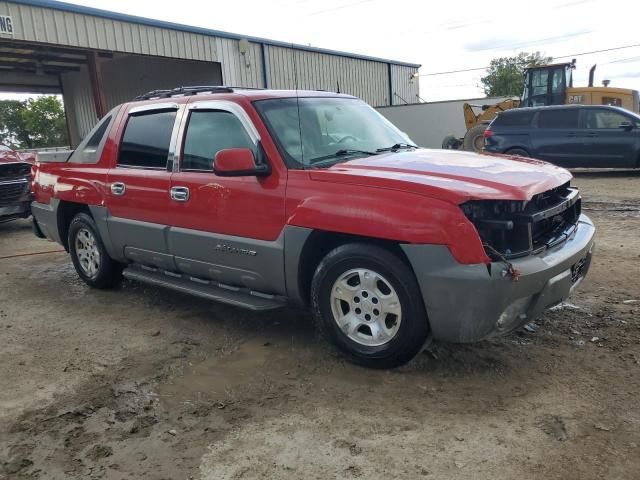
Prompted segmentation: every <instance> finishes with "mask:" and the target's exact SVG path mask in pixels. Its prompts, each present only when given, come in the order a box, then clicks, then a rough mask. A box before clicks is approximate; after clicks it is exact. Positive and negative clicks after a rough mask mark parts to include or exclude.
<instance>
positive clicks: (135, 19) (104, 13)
mask: <svg viewBox="0 0 640 480" xmlns="http://www.w3.org/2000/svg"><path fill="white" fill-rule="evenodd" d="M7 1H8V2H10V3H16V4H23V5H29V6H32V7H41V8H50V9H54V10H61V11H65V12H71V13H77V14H81V15H91V16H94V17H101V18H108V19H111V20H118V21H123V22H130V23H137V24H141V25H147V26H150V27H158V28H166V29H170V30H177V31H181V32H188V33H197V34H200V35H208V36H212V37H221V38H229V39H232V40H241V39H243V38H244V39H247V40H249V41H250V42H254V43H262V44H265V45H273V46H276V47H286V48H293V49H297V50H303V51H307V52H316V53H324V54H327V55H336V56H339V57H345V58H354V59H360V60H369V61H374V62H381V63H388V64H391V65H400V66H405V67H413V68H420V67H421V65H420V64H416V63H407V62H400V61H397V60H389V59H385V58H378V57H370V56H367V55H359V54H354V53H348V52H341V51H337V50H330V49H326V48H315V47H308V46H305V45H298V44H295V43H288V42H281V41H278V40H269V39H266V38H260V37H253V36H249V35H239V34H237V33H229V32H223V31H220V30H213V29H209V28H202V27H193V26H190V25H184V24H180V23H173V22H167V21H164V20H155V19H152V18H145V17H139V16H136V15H128V14H124V13H118V12H111V11H108V10H102V9H98V8H93V7H85V6H83V5H75V4H72V3H67V2H59V1H54V0H7Z"/></svg>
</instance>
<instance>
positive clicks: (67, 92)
mask: <svg viewBox="0 0 640 480" xmlns="http://www.w3.org/2000/svg"><path fill="white" fill-rule="evenodd" d="M60 80H61V82H62V92H63V96H62V98H63V99H64V109H65V113H66V114H67V124H68V125H69V136H70V141H71V145H77V144H78V143H80V140H81V139H82V138H83V137H84V136H85V135H86V134H87V133H89V131H90V130H91V129H92V128H93V126H94V125H95V124H96V122H97V121H98V116H97V114H96V107H95V104H94V102H93V93H92V91H91V82H90V80H89V69H88V68H87V67H86V66H82V67H81V68H80V71H79V72H68V73H63V74H62V75H61V76H60Z"/></svg>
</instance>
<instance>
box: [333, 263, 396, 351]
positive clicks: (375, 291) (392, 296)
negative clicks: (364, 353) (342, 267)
mask: <svg viewBox="0 0 640 480" xmlns="http://www.w3.org/2000/svg"><path fill="white" fill-rule="evenodd" d="M331 311H332V313H333V319H334V320H335V321H336V323H337V324H338V327H339V328H340V330H342V332H343V333H344V334H345V335H346V336H347V337H349V338H350V339H351V340H353V341H354V342H356V343H358V344H360V345H364V346H367V347H377V346H380V345H384V344H385V343H388V342H390V341H391V340H392V339H393V338H394V337H395V335H396V334H397V333H398V330H399V328H400V322H401V321H402V307H401V305H400V298H399V297H398V294H397V293H396V291H395V290H394V288H393V286H392V285H391V283H389V281H388V280H387V279H385V278H384V277H383V276H382V275H380V274H379V273H376V272H374V271H373V270H369V269H364V268H358V269H353V270H349V271H348V272H345V273H344V274H342V275H341V276H340V277H338V279H337V280H336V281H335V283H334V284H333V287H332V288H331Z"/></svg>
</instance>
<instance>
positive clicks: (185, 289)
mask: <svg viewBox="0 0 640 480" xmlns="http://www.w3.org/2000/svg"><path fill="white" fill-rule="evenodd" d="M122 274H123V275H124V276H125V278H128V279H129V280H136V281H139V282H144V283H148V284H150V285H155V286H157V287H164V288H168V289H171V290H175V291H177V292H181V293H186V294H188V295H194V296H196V297H200V298H204V299H206V300H213V301H215V302H221V303H227V304H229V305H234V306H236V307H242V308H246V309H249V310H273V309H276V308H282V307H284V306H286V304H287V303H286V301H285V299H284V298H283V297H279V296H277V295H269V294H265V293H260V292H255V291H253V290H249V289H248V288H239V287H234V286H231V285H225V284H221V283H218V282H215V281H209V280H205V279H201V278H194V277H190V276H189V275H181V274H178V273H175V272H166V271H164V270H160V269H156V268H151V267H145V266H141V265H129V266H128V267H127V268H125V269H124V271H123V272H122Z"/></svg>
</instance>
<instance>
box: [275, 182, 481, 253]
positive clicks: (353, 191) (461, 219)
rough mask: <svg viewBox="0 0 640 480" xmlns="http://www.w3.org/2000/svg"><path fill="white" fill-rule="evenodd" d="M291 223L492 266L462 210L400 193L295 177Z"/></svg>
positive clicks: (291, 186)
mask: <svg viewBox="0 0 640 480" xmlns="http://www.w3.org/2000/svg"><path fill="white" fill-rule="evenodd" d="M310 184H311V185H312V190H313V191H310V189H309V187H310ZM287 224H288V225H292V226H297V227H304V228H309V229H318V230H324V231H328V232H337V233H345V234H350V235H359V236H364V237H372V238H381V239H386V240H393V241H397V242H400V243H409V244H432V245H446V246H447V247H448V248H449V250H450V251H451V254H452V255H453V256H454V258H455V259H456V260H457V261H458V262H460V263H464V264H470V263H486V262H488V261H489V259H488V258H487V256H486V254H485V252H484V249H483V247H482V242H481V240H480V237H479V236H478V233H477V231H476V229H475V227H474V226H473V225H472V224H471V222H469V220H467V218H466V217H465V216H464V214H463V213H462V210H460V208H459V207H458V206H457V205H453V204H451V203H448V202H445V201H442V200H438V199H435V198H430V197H425V196H421V195H418V194H414V193H409V192H403V191H399V190H392V189H384V188H372V187H368V186H361V185H348V184H335V183H329V182H313V181H312V182H309V180H308V179H307V180H306V181H302V180H301V181H299V182H298V181H296V179H294V178H291V177H290V178H289V185H288V189H287Z"/></svg>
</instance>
